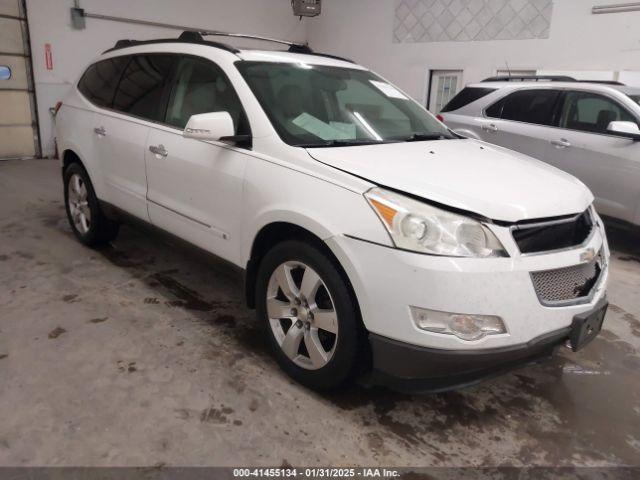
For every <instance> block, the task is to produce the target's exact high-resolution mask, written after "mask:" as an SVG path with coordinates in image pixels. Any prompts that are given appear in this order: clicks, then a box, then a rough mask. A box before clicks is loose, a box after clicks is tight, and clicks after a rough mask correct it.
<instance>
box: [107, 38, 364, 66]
mask: <svg viewBox="0 0 640 480" xmlns="http://www.w3.org/2000/svg"><path fill="white" fill-rule="evenodd" d="M206 36H211V37H230V38H248V39H251V40H260V41H263V42H271V43H277V44H280V45H286V46H288V47H289V48H288V49H287V51H288V52H290V53H302V54H305V55H315V56H318V57H326V58H333V59H334V60H342V61H344V62H349V63H354V62H353V60H349V59H348V58H343V57H338V56H336V55H329V54H326V53H316V52H314V51H313V50H312V49H311V48H310V47H309V45H307V44H305V43H296V42H291V41H289V40H280V39H277V38H270V37H261V36H259V35H248V34H244V33H230V32H220V31H217V30H185V31H184V32H182V34H180V36H179V37H178V38H177V39H175V38H162V39H155V40H118V41H117V42H116V44H115V46H113V48H110V49H109V50H106V51H105V52H104V53H108V52H112V51H114V50H119V49H121V48H127V47H134V46H138V45H149V44H154V43H170V42H179V43H193V44H198V45H208V46H211V47H215V48H220V49H222V50H226V51H228V52H231V53H236V54H237V53H240V50H238V49H237V48H235V47H232V46H231V45H227V44H226V43H220V42H212V41H208V40H205V39H204V37H206Z"/></svg>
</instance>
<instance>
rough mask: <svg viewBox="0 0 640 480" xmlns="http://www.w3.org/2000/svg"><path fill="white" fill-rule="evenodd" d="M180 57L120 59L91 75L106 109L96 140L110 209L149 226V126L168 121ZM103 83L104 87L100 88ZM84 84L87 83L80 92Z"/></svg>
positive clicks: (95, 127) (96, 129)
mask: <svg viewBox="0 0 640 480" xmlns="http://www.w3.org/2000/svg"><path fill="white" fill-rule="evenodd" d="M173 61H174V57H173V56H170V55H163V54H146V55H133V56H129V57H118V58H113V59H110V60H106V61H103V62H99V63H98V64H97V65H96V72H95V82H94V80H93V76H94V74H92V72H90V71H88V72H87V75H89V77H88V80H87V83H88V84H89V87H88V88H90V86H91V84H92V83H96V88H97V92H98V93H99V97H100V98H97V99H95V100H94V101H95V102H98V103H103V104H104V108H103V109H100V110H97V113H96V115H95V117H94V125H93V135H94V136H95V140H96V145H97V148H96V152H97V154H98V157H99V163H100V165H101V168H102V172H103V178H104V183H105V190H106V197H107V198H106V199H105V200H107V201H108V202H109V203H111V204H113V205H115V206H116V207H119V208H121V209H122V210H124V211H126V212H128V213H130V214H132V215H134V216H136V217H138V218H141V219H143V220H148V219H149V214H148V211H147V201H146V195H147V175H146V168H145V158H144V155H145V154H144V152H145V147H146V144H147V136H148V135H149V126H150V125H151V124H152V123H153V122H157V121H159V120H160V119H161V118H162V117H163V115H164V106H163V101H164V98H165V97H164V95H165V90H164V89H165V87H166V85H167V82H168V79H169V75H170V73H171V69H172V65H173ZM100 82H102V84H100ZM83 85H84V83H83V82H82V81H81V83H80V86H81V87H82V86H83Z"/></svg>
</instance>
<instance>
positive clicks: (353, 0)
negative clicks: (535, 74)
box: [308, 0, 640, 103]
mask: <svg viewBox="0 0 640 480" xmlns="http://www.w3.org/2000/svg"><path fill="white" fill-rule="evenodd" d="M406 1H408V0H406ZM418 1H420V0H411V2H409V3H412V4H416V3H417V2H418ZM440 1H441V2H444V3H450V2H449V0H440ZM510 1H511V0H510ZM514 1H515V0H514ZM398 2H399V0H324V1H323V4H322V10H323V11H322V16H320V17H319V18H317V19H314V20H313V21H312V22H310V23H309V32H308V38H309V43H310V45H311V46H312V47H313V48H314V49H316V50H318V51H326V52H328V53H334V54H339V55H343V56H346V57H350V58H352V59H354V60H355V61H357V62H358V63H362V64H364V65H366V66H368V67H369V68H371V69H372V70H375V71H376V72H378V73H379V74H380V75H382V76H384V77H386V78H387V79H388V80H390V81H392V82H394V83H396V84H397V85H398V86H400V87H401V88H402V89H404V90H405V91H406V92H407V93H409V94H410V95H412V96H413V97H414V98H416V99H417V100H419V101H421V102H423V103H424V102H425V101H426V97H427V81H428V72H429V70H463V71H464V74H463V83H471V82H476V81H479V80H482V79H483V78H486V77H489V76H491V75H495V73H496V71H497V70H498V69H500V70H503V69H505V68H506V64H507V63H508V65H509V67H510V68H511V69H512V70H537V71H544V72H547V71H554V72H556V73H560V72H561V73H563V74H571V73H573V74H575V75H577V76H579V77H582V78H584V76H585V75H586V76H588V74H589V72H593V71H598V77H599V78H610V79H614V78H615V76H616V75H618V76H619V78H620V80H622V81H627V82H632V83H635V84H636V85H638V86H640V83H639V82H640V78H639V77H640V75H638V74H637V73H636V74H634V73H627V72H623V73H620V74H618V73H615V72H621V71H632V72H633V71H636V72H637V71H640V41H639V37H638V31H639V29H638V25H640V12H626V13H615V14H605V15H593V14H591V7H593V6H594V5H596V4H598V5H599V4H607V3H620V2H614V1H612V2H607V1H597V0H591V1H588V0H554V2H553V11H552V14H551V22H550V30H549V32H548V38H547V39H523V40H481V41H478V40H475V41H460V40H457V41H439V42H415V40H414V42H407V43H399V42H398V37H397V35H396V36H395V37H394V34H395V32H394V30H395V29H394V21H395V8H396V5H398V4H399V3H398ZM423 3H425V4H430V3H433V2H429V1H427V2H423ZM436 3H439V2H438V1H436ZM494 3H502V4H504V3H505V0H498V1H497V2H494ZM515 3H519V4H522V3H524V2H522V1H519V2H515ZM433 8H435V7H433ZM544 35H546V32H543V36H544ZM394 38H395V43H394ZM583 70H584V71H589V72H585V75H580V72H581V71H583ZM603 72H604V73H603Z"/></svg>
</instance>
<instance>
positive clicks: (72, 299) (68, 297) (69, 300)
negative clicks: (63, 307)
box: [62, 294, 78, 303]
mask: <svg viewBox="0 0 640 480" xmlns="http://www.w3.org/2000/svg"><path fill="white" fill-rule="evenodd" d="M77 298H78V295H76V294H71V295H63V297H62V301H63V302H66V303H74V302H76V301H77Z"/></svg>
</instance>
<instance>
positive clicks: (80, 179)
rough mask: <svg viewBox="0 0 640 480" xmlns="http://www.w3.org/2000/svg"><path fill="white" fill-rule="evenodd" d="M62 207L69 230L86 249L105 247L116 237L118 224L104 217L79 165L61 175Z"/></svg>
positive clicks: (70, 166) (69, 167) (71, 166)
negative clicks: (67, 220) (62, 181)
mask: <svg viewBox="0 0 640 480" xmlns="http://www.w3.org/2000/svg"><path fill="white" fill-rule="evenodd" d="M64 203H65V206H66V209H67V218H68V219H69V224H70V225H71V230H73V233H74V234H75V236H76V237H77V238H78V240H80V241H81V242H82V243H84V244H85V245H87V246H89V247H93V246H98V245H104V244H105V243H109V242H110V241H111V240H113V239H114V238H116V236H117V235H118V229H119V225H118V223H116V222H113V221H111V220H109V219H108V218H107V217H105V216H104V214H103V213H102V211H101V210H100V205H99V203H98V198H97V197H96V193H95V191H94V190H93V185H91V180H89V175H88V174H87V171H86V170H85V169H84V168H83V167H82V165H80V164H78V163H72V164H71V165H69V166H68V167H67V169H66V170H65V171H64Z"/></svg>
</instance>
